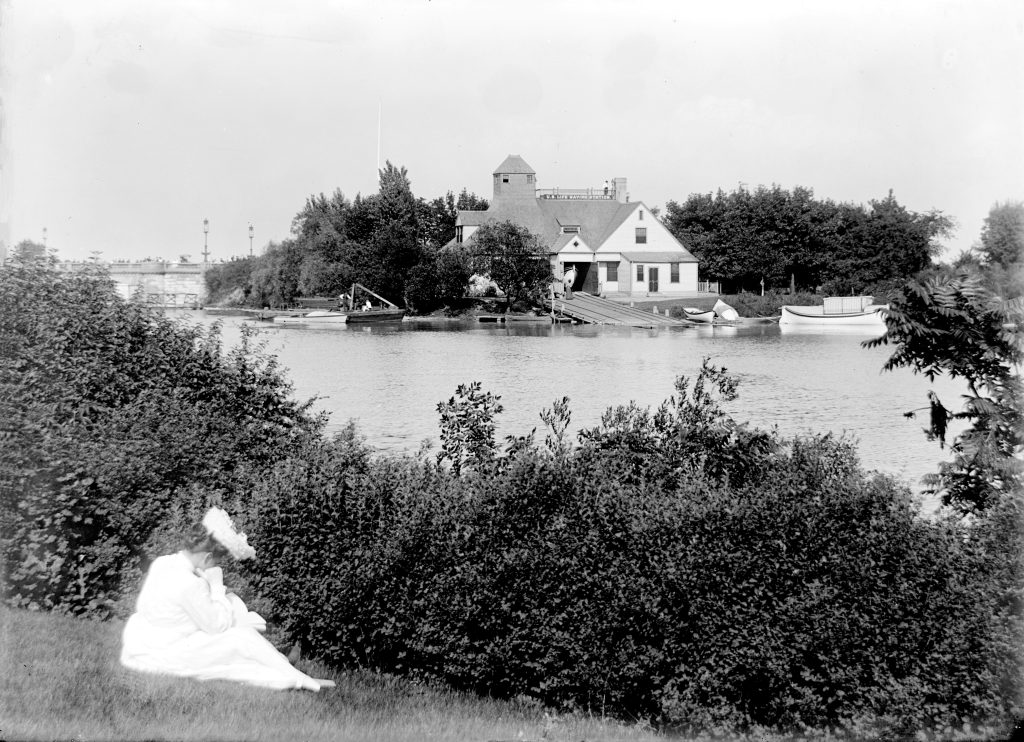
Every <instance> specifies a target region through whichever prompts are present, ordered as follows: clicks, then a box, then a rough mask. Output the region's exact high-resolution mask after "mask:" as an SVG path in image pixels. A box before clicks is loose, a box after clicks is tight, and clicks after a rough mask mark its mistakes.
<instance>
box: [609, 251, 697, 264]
mask: <svg viewBox="0 0 1024 742" xmlns="http://www.w3.org/2000/svg"><path fill="white" fill-rule="evenodd" d="M619 254H620V255H621V256H622V259H623V260H626V261H629V262H630V263H696V262H697V258H695V257H693V256H692V255H689V254H687V253H685V252H672V251H670V250H664V251H661V252H620V253H619ZM598 260H600V257H598Z"/></svg>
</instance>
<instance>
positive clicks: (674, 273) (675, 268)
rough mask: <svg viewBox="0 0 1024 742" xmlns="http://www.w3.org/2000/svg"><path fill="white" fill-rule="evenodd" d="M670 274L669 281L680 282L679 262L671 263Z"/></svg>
mask: <svg viewBox="0 0 1024 742" xmlns="http://www.w3.org/2000/svg"><path fill="white" fill-rule="evenodd" d="M668 276H669V277H668V280H669V283H679V263H669V266H668Z"/></svg>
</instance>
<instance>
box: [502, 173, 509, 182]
mask: <svg viewBox="0 0 1024 742" xmlns="http://www.w3.org/2000/svg"><path fill="white" fill-rule="evenodd" d="M501 182H502V183H508V176H507V175H502V176H501Z"/></svg>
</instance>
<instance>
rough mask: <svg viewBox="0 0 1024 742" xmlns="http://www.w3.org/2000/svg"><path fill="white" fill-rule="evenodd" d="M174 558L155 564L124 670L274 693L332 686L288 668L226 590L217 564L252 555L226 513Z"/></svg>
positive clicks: (132, 623) (212, 513)
mask: <svg viewBox="0 0 1024 742" xmlns="http://www.w3.org/2000/svg"><path fill="white" fill-rule="evenodd" d="M183 545H184V548H183V549H182V550H181V551H179V552H178V553H177V554H168V555H167V556H162V557H159V558H158V559H156V560H155V561H154V562H153V564H152V566H151V567H150V568H149V574H147V575H146V579H145V581H144V582H143V583H142V591H141V592H140V593H139V599H138V602H137V603H136V607H135V613H134V614H133V615H132V617H131V618H129V619H128V623H127V624H125V627H124V635H123V646H122V649H121V664H122V665H124V666H125V667H127V668H129V669H132V670H138V671H141V672H152V673H161V674H166V675H178V676H183V677H191V678H197V679H199V680H214V679H221V680H236V681H239V682H242V683H249V684H251V685H259V686H263V687H265V688H275V689H278V690H283V689H288V688H304V689H307V690H312V691H318V690H320V689H321V688H329V687H332V686H333V685H334V683H333V681H330V680H318V679H316V678H311V677H309V676H308V675H306V674H305V673H302V672H300V671H299V670H297V669H296V668H294V667H292V665H291V663H290V662H289V661H288V658H287V657H285V656H284V655H283V654H281V653H280V652H278V651H277V650H276V649H274V647H273V645H272V644H271V643H270V642H268V641H267V640H266V639H264V638H263V637H262V636H261V635H260V633H259V632H261V631H264V630H266V628H267V623H266V621H264V620H263V618H262V617H260V615H259V614H258V613H254V612H252V611H250V610H248V609H247V608H246V606H245V603H243V602H242V600H241V599H240V598H239V597H238V596H237V595H235V594H234V593H229V592H227V591H226V589H225V587H224V582H223V573H222V571H221V568H220V567H219V566H217V565H218V563H219V562H220V561H221V560H222V559H223V558H224V557H225V556H227V555H228V554H230V555H231V556H232V557H234V558H235V559H238V560H242V559H251V558H252V557H254V556H256V551H255V550H254V549H253V548H252V547H251V546H249V542H248V540H247V539H246V537H245V534H244V533H238V532H237V531H236V530H235V528H234V525H233V524H232V523H231V519H230V518H229V517H228V514H227V513H225V512H224V511H223V510H221V509H219V508H211V509H210V510H209V512H207V513H206V516H205V517H204V518H203V521H202V523H200V524H197V525H196V526H195V527H194V528H193V529H192V530H191V531H190V532H189V534H188V535H187V537H186V538H185V540H184V544H183Z"/></svg>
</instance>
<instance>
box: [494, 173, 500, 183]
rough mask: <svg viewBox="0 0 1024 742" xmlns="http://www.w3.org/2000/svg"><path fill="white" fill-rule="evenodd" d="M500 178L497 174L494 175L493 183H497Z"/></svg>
mask: <svg viewBox="0 0 1024 742" xmlns="http://www.w3.org/2000/svg"><path fill="white" fill-rule="evenodd" d="M500 178H501V176H500V175H498V174H497V173H495V174H494V182H495V183H497V182H498V180H499V179H500Z"/></svg>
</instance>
